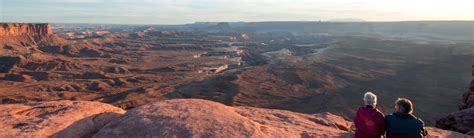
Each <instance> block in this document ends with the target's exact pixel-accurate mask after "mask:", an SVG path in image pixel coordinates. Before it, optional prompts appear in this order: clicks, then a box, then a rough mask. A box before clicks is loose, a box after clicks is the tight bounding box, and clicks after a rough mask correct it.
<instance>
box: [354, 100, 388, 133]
mask: <svg viewBox="0 0 474 138" xmlns="http://www.w3.org/2000/svg"><path fill="white" fill-rule="evenodd" d="M363 101H364V106H362V107H360V108H359V109H358V110H357V112H356V117H355V118H354V124H355V126H356V131H355V137H356V138H380V137H382V136H383V135H384V132H385V129H384V126H385V122H384V115H383V113H382V112H380V110H379V109H377V95H375V94H374V93H372V92H366V93H365V94H364V98H363Z"/></svg>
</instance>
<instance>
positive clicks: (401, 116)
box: [393, 113, 414, 120]
mask: <svg viewBox="0 0 474 138" xmlns="http://www.w3.org/2000/svg"><path fill="white" fill-rule="evenodd" d="M393 115H395V116H396V117H398V118H400V119H403V120H405V119H410V118H414V116H413V115H412V114H408V113H393Z"/></svg>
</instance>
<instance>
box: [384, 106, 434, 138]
mask: <svg viewBox="0 0 474 138" xmlns="http://www.w3.org/2000/svg"><path fill="white" fill-rule="evenodd" d="M395 108H396V109H395V110H396V112H395V113H393V114H391V115H388V116H386V117H385V130H386V136H387V138H421V137H423V136H426V135H427V131H426V130H425V129H424V122H423V121H422V120H421V119H419V118H417V117H415V116H414V115H413V114H412V111H413V109H412V108H413V106H412V104H411V101H409V100H408V99H399V100H397V102H396V107H395Z"/></svg>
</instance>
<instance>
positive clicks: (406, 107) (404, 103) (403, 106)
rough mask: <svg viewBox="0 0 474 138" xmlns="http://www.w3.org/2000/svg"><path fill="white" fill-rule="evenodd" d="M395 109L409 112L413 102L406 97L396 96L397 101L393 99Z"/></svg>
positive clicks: (411, 109)
mask: <svg viewBox="0 0 474 138" xmlns="http://www.w3.org/2000/svg"><path fill="white" fill-rule="evenodd" d="M395 111H396V112H400V113H407V114H411V113H412V112H413V103H411V101H410V100H408V99H407V98H398V99H397V101H395Z"/></svg>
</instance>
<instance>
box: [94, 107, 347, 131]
mask: <svg viewBox="0 0 474 138" xmlns="http://www.w3.org/2000/svg"><path fill="white" fill-rule="evenodd" d="M350 127H351V122H349V121H346V120H344V119H343V118H342V117H338V116H335V115H332V114H329V113H325V114H318V115H308V114H300V113H294V112H290V111H283V110H272V109H260V108H251V107H230V106H225V105H223V104H220V103H216V102H211V101H206V100H197V99H186V100H184V99H180V100H168V101H164V102H157V103H153V104H149V105H145V106H142V107H138V108H135V109H133V110H130V111H128V112H127V113H126V114H125V115H124V116H123V117H121V118H120V119H118V120H116V121H113V122H111V123H109V124H107V125H106V126H105V127H104V128H102V129H101V130H100V131H99V132H98V133H97V134H95V135H94V136H93V137H147V136H154V137H155V136H156V137H281V136H285V137H306V136H331V137H347V136H349V137H350V136H352V134H351V132H349V131H348V129H350Z"/></svg>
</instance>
